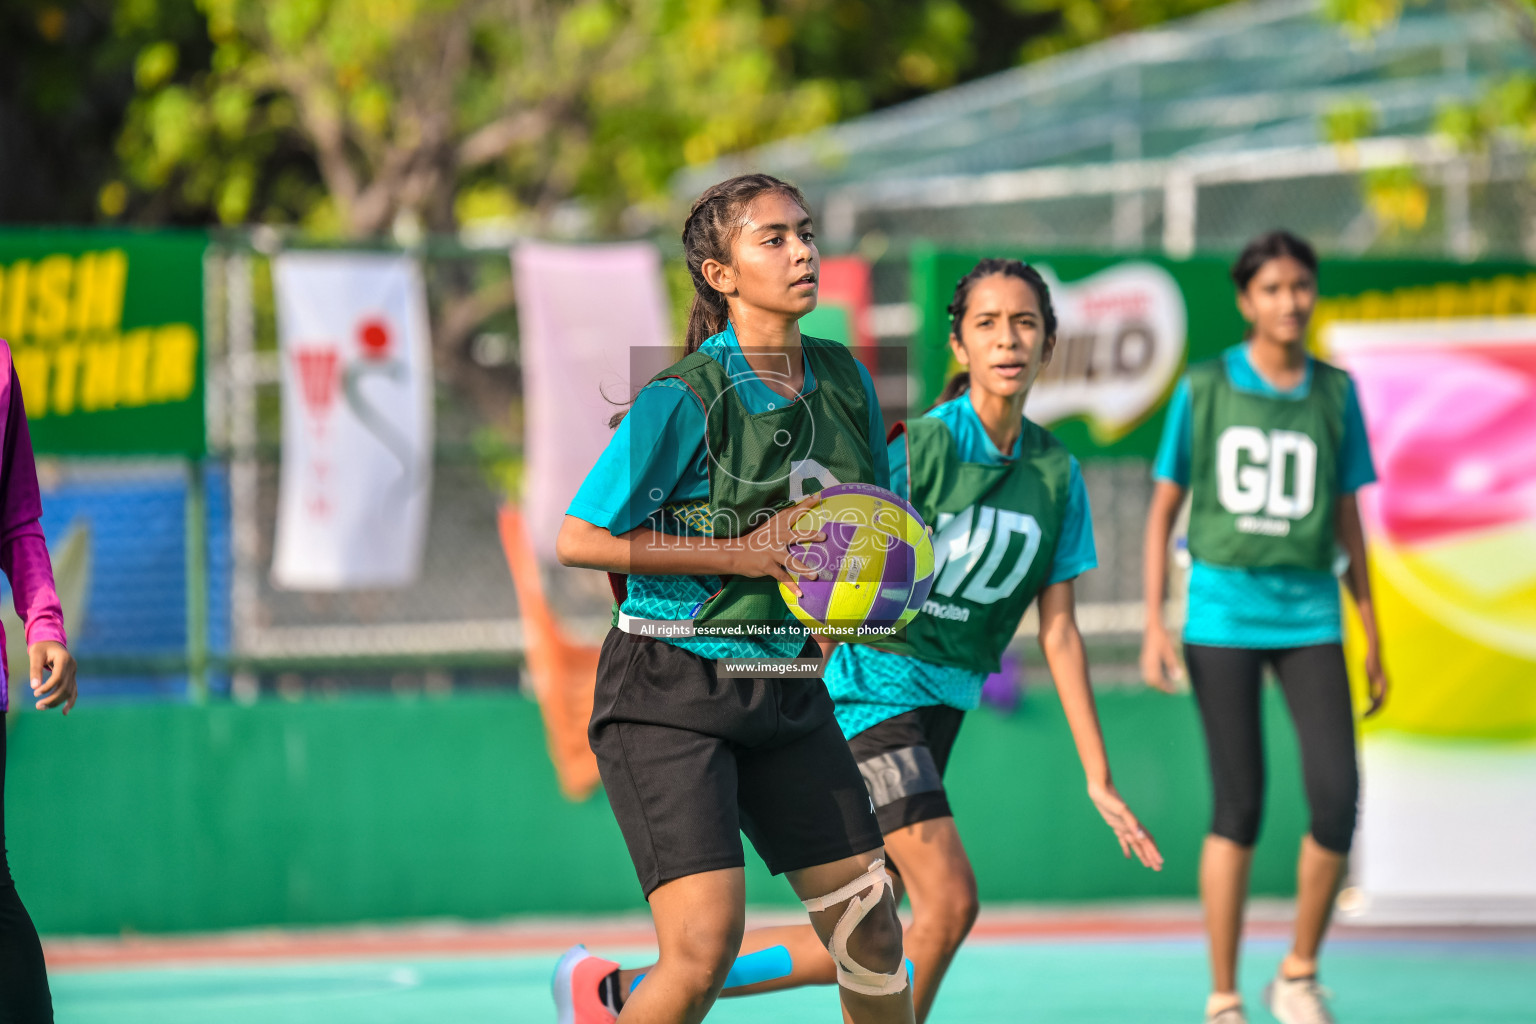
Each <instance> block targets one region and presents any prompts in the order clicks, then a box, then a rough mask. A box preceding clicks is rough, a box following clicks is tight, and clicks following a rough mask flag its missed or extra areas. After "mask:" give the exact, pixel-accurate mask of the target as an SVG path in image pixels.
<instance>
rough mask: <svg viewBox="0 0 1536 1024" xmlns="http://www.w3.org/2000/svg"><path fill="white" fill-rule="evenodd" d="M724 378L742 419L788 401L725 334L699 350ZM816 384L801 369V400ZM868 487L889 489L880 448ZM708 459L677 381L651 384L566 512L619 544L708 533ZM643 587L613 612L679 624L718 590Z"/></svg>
mask: <svg viewBox="0 0 1536 1024" xmlns="http://www.w3.org/2000/svg"><path fill="white" fill-rule="evenodd" d="M699 350H700V351H701V352H704V353H706V354H708V355H710V356H712V357H713V358H714V359H716V360H717V361H719V363H720V364H721V365H722V366H725V367H726V368H727V369H728V370H730V371H731V373H732V374H733V376H735V377H736V378H737V380H738V381H739V383H738V385H737V393H738V394H739V395H740V397H741V399H742V401H743V402H744V403H745V404H746V406H747V408H748V409H749V410H751V411H752V412H766V411H769V410H772V409H773V408H775V407H776V406H777V405H779V404H782V403H784V402H786V401H788V399H786V398H785V397H784V396H783V395H780V394H779V393H777V392H775V391H774V390H772V389H771V388H769V387H768V385H767V384H765V383H763V381H762V380H761V378H759V377H758V375H757V374H756V373H754V372H753V371H752V370H751V368H750V367H749V366H747V364H746V360H745V358H744V357H743V355H742V352H741V343H740V342H739V341H738V340H737V338H736V331H735V329H734V328H727V329H726V330H724V331H722V332H721V333H720V334H717V335H715V336H714V337H712V338H710V339H708V340H707V341H705V342H704V344H703V345H701V346H700V347H699ZM859 377H860V379H861V380H862V381H863V384H864V391H865V394H866V395H867V396H868V399H869V430H870V434H869V436H870V437H873V438H883V437H885V420H884V417H883V416H882V415H881V413H880V403H879V401H878V400H877V398H876V396H875V384H874V381H873V380H872V379H871V378H870V376H869V371H868V370H866V369H865V368H864V366H863V364H859ZM815 386H816V378H815V376H814V375H813V374H812V373H811V370H810V368H809V367H806V373H805V383H804V385H803V386H802V388H801V393H802V394H803V393H805V392H806V391H809V390H810V389H812V388H814V387H815ZM872 447H873V451H872V452H871V454H872V455H873V458H874V471H875V479H874V480H873V481H871V482H872V483H874V484H876V485H877V486H880V487H889V486H890V464H889V461H888V459H887V458H886V454H885V446H884V445H882V444H876V445H873V446H872ZM708 499H709V477H708V453H707V451H706V447H705V443H704V410H703V408H702V407H701V406H700V405H699V402H698V399H697V398H696V397H695V396H694V394H693V392H692V391H691V390H689V388H688V386H687V385H686V384H684V383H683V382H682V381H681V380H677V379H668V380H659V381H653V382H651V383H649V384H647V385H646V386H645V387H643V388H641V389H640V392H639V394H638V395H636V397H635V402H634V405H633V406H632V407H631V408H630V410H629V413H628V415H626V416H625V417H624V420H623V422H621V423H620V424H619V426H618V429H617V430H615V431H614V435H613V437H612V439H610V440H609V442H608V447H607V448H605V449H604V450H603V453H602V455H600V456H599V457H598V460H597V462H596V464H594V465H593V467H592V469H591V471H590V472H588V473H587V476H586V478H585V479H584V480H583V481H582V484H581V487H580V488H578V489H577V491H576V496H575V498H573V499H572V500H571V504H570V506H569V507H568V508H567V509H566V514H567V515H570V516H575V517H576V518H577V519H581V520H584V521H586V522H588V523H591V524H592V525H593V526H600V527H602V528H603V529H605V530H607V531H608V532H609V533H612V534H613V535H614V536H620V535H622V534H625V533H628V532H629V531H630V530H633V529H634V528H635V527H637V526H641V525H643V524H649V525H650V527H651V528H652V529H654V530H657V531H659V532H667V533H680V534H684V535H691V536H699V535H704V534H705V533H707V531H708V517H707V515H706V514H705V512H706V508H707V505H708ZM678 503H691V504H692V506H693V507H692V509H691V510H685V515H684V516H683V517H682V519H681V521H679V520H678V519H677V518H675V516H671V515H668V516H664V515H663V514H662V511H661V509H662V506H663V505H671V506H674V509H673V511H674V512H675V511H676V509H675V506H676V505H677V504H678ZM649 582H650V584H651V585H649V586H647V587H646V588H645V589H646V591H647V592H648V593H649V594H651V597H650V598H649V599H646V600H643V601H642V600H638V599H636V598H633V597H631V598H630V599H629V600H626V601H625V602H624V605H623V608H622V610H623V611H624V612H625V613H626V614H627V615H630V616H632V617H634V618H637V619H685V618H689V617H690V616H691V615H692V614H693V609H694V607H695V606H696V605H697V604H698V603H699V602H700V600H701V599H702V598H703V597H707V596H708V595H710V594H712V593H714V592H715V591H716V590H718V589H719V588H720V577H718V576H681V575H680V576H655V577H650V581H649ZM806 635H808V634H801V635H800V636H799V637H798V639H793V638H792V639H739V640H738V639H720V638H698V637H677V638H671V637H669V638H666V642H667V643H670V644H675V645H676V646H678V647H681V648H683V649H685V650H689V651H693V652H694V653H695V654H698V655H700V656H701V657H705V658H791V657H795V656H797V655H798V654H799V653H800V651H801V649H802V648H803V647H804V646H805V637H806Z"/></svg>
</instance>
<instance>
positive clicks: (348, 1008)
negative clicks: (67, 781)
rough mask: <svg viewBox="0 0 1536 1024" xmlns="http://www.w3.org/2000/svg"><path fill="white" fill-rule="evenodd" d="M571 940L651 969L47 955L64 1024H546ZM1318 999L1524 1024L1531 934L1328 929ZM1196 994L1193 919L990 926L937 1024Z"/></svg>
mask: <svg viewBox="0 0 1536 1024" xmlns="http://www.w3.org/2000/svg"><path fill="white" fill-rule="evenodd" d="M775 923H777V921H776V922H775ZM1252 931H1253V932H1255V933H1257V934H1256V935H1255V937H1254V938H1252V939H1251V940H1250V942H1249V943H1248V946H1247V955H1246V959H1245V971H1244V975H1245V983H1244V985H1243V990H1244V994H1245V995H1246V996H1247V999H1248V1002H1249V1012H1250V1017H1251V1019H1252V1020H1253V1021H1254V1022H1255V1024H1257V1022H1260V1021H1266V1020H1270V1019H1271V1018H1270V1017H1269V1015H1268V1013H1267V1012H1265V1011H1264V1010H1262V1009H1261V1008H1260V1006H1259V990H1260V988H1261V987H1262V986H1263V983H1264V980H1265V979H1266V978H1267V977H1268V975H1269V973H1270V972H1272V971H1273V969H1274V966H1275V964H1276V963H1277V962H1278V961H1279V958H1280V956H1281V954H1282V953H1283V952H1284V947H1285V942H1284V932H1283V929H1282V928H1281V926H1280V925H1279V924H1278V922H1271V923H1267V924H1266V923H1263V922H1260V923H1259V924H1256V925H1255V926H1254V928H1253V929H1252ZM578 937H579V938H584V939H586V940H587V942H588V945H589V947H590V948H592V949H593V950H594V952H598V953H600V954H603V955H606V956H608V957H609V958H612V959H618V960H620V961H621V962H623V963H624V964H625V965H626V966H627V965H631V964H639V963H644V962H645V961H646V959H647V957H648V956H649V954H650V950H649V949H648V948H647V938H648V933H647V932H646V930H645V928H644V924H643V922H641V921H637V920H629V921H627V922H621V923H612V922H609V923H600V922H595V923H591V924H588V925H580V924H575V923H573V922H570V921H566V922H561V923H557V924H545V925H539V924H535V925H531V926H530V925H526V924H523V925H515V926H487V927H466V926H455V925H440V926H428V927H424V928H423V927H417V928H406V929H388V930H372V931H362V930H345V931H334V932H300V933H289V932H270V933H240V934H236V935H229V936H201V937H198V936H194V937H182V938H170V939H136V940H135V939H129V940H124V941H120V942H119V941H100V940H89V941H69V940H60V941H55V942H50V943H49V944H48V947H49V948H48V953H49V960H50V970H51V972H52V984H53V992H54V1005H55V1011H56V1015H57V1019H58V1021H59V1024H97V1022H107V1021H111V1022H113V1024H150V1022H154V1024H192V1022H199V1024H201V1022H205V1021H219V1022H221V1024H255V1022H267V1021H282V1022H291V1024H311V1022H313V1024H354V1022H356V1024H363V1022H368V1024H396V1022H401V1024H404V1022H413V1021H431V1022H441V1021H451V1022H454V1024H480V1022H485V1024H491V1022H509V1021H510V1022H519V1024H521V1022H525V1021H527V1022H537V1021H550V1020H553V1017H554V1015H553V1007H552V1004H551V1003H550V997H549V987H548V986H549V975H550V970H551V967H552V965H553V962H554V958H555V956H556V955H558V953H559V951H560V950H561V949H563V948H564V947H565V946H566V945H569V944H570V943H571V942H572V941H575V940H576V939H577V938H578ZM1324 982H1325V983H1326V984H1327V985H1328V987H1329V988H1331V989H1332V990H1333V991H1334V992H1335V993H1336V997H1335V1001H1334V1009H1335V1011H1336V1013H1337V1015H1338V1018H1339V1020H1340V1021H1341V1024H1377V1022H1380V1024H1386V1022H1393V1024H1417V1022H1423V1024H1458V1022H1466V1024H1517V1022H1518V1024H1532V1022H1536V929H1523V930H1522V929H1501V930H1490V929H1477V930H1471V929H1461V930H1454V929H1434V930H1425V929H1392V930H1379V929H1368V928H1363V927H1345V928H1340V929H1339V930H1338V933H1337V935H1336V937H1335V938H1334V940H1333V941H1332V942H1331V943H1330V946H1329V949H1328V950H1327V958H1326V960H1325V970H1324ZM1205 984H1206V974H1205V956H1204V950H1203V947H1202V945H1201V941H1200V937H1199V932H1198V926H1197V925H1196V923H1195V921H1194V920H1193V918H1192V916H1191V914H1190V913H1189V911H1188V910H1187V909H1185V910H1180V911H1178V912H1177V913H1171V914H1170V913H1162V914H1158V913H1152V914H1148V913H1146V912H1132V913H1129V914H1122V915H1115V914H1112V913H1105V912H1101V911H1095V912H1087V913H1082V912H1078V913H1070V914H1060V915H1050V914H1045V915H1042V914H1041V913H1039V912H1037V911H1036V912H1028V913H1013V914H1010V913H1008V912H1002V913H988V914H984V916H983V919H982V921H981V922H980V924H979V925H978V928H977V934H976V936H975V937H974V938H973V940H972V941H971V942H970V943H969V944H968V945H967V946H966V948H965V949H963V950H962V951H961V953H960V955H959V957H958V958H957V959H956V961H955V963H954V966H953V967H952V969H951V972H950V975H949V978H948V979H947V980H946V982H945V985H944V989H943V991H942V992H941V993H940V996H939V1000H938V1003H937V1005H936V1006H935V1010H934V1014H933V1016H932V1018H931V1020H933V1021H934V1022H936V1024H947V1022H955V1024H996V1022H1000V1021H1010V1022H1011V1021H1019V1022H1035V1021H1038V1022H1042V1024H1044V1022H1051V1024H1055V1022H1072V1024H1100V1022H1102V1024H1109V1022H1127V1021H1131V1022H1137V1024H1163V1022H1168V1024H1190V1022H1195V1021H1198V1020H1200V1011H1201V1008H1202V1003H1203V994H1204V991H1205ZM709 1019H710V1020H711V1021H719V1022H722V1024H733V1022H734V1024H768V1022H781V1021H785V1020H795V1021H797V1022H807V1024H808V1022H811V1021H818V1020H825V1021H828V1022H834V1021H837V1020H838V1013H837V1008H836V994H835V992H834V991H833V990H832V989H830V988H821V989H802V990H799V991H793V992H783V993H776V994H772V995H767V996H755V997H750V998H745V999H731V1000H721V1002H720V1003H719V1004H717V1006H716V1008H715V1010H714V1011H713V1012H712V1013H711V1014H710V1017H709Z"/></svg>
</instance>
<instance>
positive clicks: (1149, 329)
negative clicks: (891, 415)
mask: <svg viewBox="0 0 1536 1024" xmlns="http://www.w3.org/2000/svg"><path fill="white" fill-rule="evenodd" d="M984 256H1001V257H1014V258H1017V259H1022V260H1025V261H1027V262H1030V263H1033V264H1034V265H1035V266H1037V267H1038V268H1040V270H1041V272H1042V274H1043V275H1044V276H1045V277H1046V279H1047V280H1048V281H1049V282H1050V283H1051V291H1052V295H1053V302H1054V305H1055V307H1056V311H1057V315H1058V318H1059V320H1060V326H1059V329H1058V336H1057V347H1056V353H1055V355H1054V357H1053V358H1052V360H1051V363H1050V365H1048V366H1047V367H1046V368H1045V370H1043V371H1042V373H1041V375H1040V378H1039V380H1038V381H1037V382H1036V384H1035V386H1034V389H1033V390H1032V391H1031V394H1030V398H1029V403H1028V405H1027V406H1026V407H1025V408H1026V412H1027V413H1028V414H1029V415H1030V417H1031V418H1033V419H1035V420H1036V421H1038V422H1040V423H1041V424H1043V425H1046V426H1049V427H1051V429H1052V430H1053V431H1054V432H1055V433H1056V434H1057V436H1058V437H1060V438H1061V439H1062V441H1063V442H1065V443H1066V445H1067V446H1068V447H1069V448H1070V449H1071V450H1072V451H1073V453H1074V454H1076V455H1077V456H1078V457H1079V458H1097V457H1110V458H1118V457H1140V458H1145V459H1151V458H1152V456H1153V455H1154V454H1155V453H1156V450H1157V442H1158V437H1159V434H1160V432H1161V429H1162V408H1163V406H1164V405H1165V404H1166V402H1167V400H1168V397H1169V395H1170V394H1172V391H1173V388H1174V385H1175V384H1176V383H1177V382H1178V379H1179V376H1180V375H1181V373H1182V372H1183V369H1184V367H1185V366H1187V365H1188V364H1189V363H1192V362H1198V361H1200V360H1202V359H1208V358H1210V357H1212V356H1214V355H1216V354H1217V353H1219V352H1221V351H1222V350H1223V349H1225V348H1226V347H1228V346H1229V345H1233V344H1235V343H1237V342H1238V341H1240V340H1241V339H1242V336H1243V330H1244V324H1243V319H1242V316H1241V315H1240V314H1239V313H1238V311H1237V304H1236V300H1235V295H1234V291H1233V285H1232V281H1231V279H1230V278H1229V277H1228V268H1229V266H1230V263H1231V261H1230V259H1229V258H1227V257H1196V258H1193V259H1189V260H1170V259H1167V258H1165V257H1163V256H1160V255H1117V256H1105V255H1087V254H1039V253H1031V252H1028V251H1026V250H1023V249H1018V250H1013V251H998V250H987V251H985V252H981V251H949V250H945V251H940V250H937V249H932V248H926V249H920V250H917V251H915V252H914V253H913V257H912V301H913V302H915V303H917V305H918V307H919V313H920V315H921V322H922V326H921V328H920V331H919V335H918V342H917V347H918V352H917V353H916V354H915V356H914V363H915V365H916V366H917V367H918V368H919V371H920V374H921V379H922V382H923V395H922V401H921V404H920V405H919V406H918V408H924V407H926V406H927V405H928V404H929V403H931V402H932V401H933V400H934V398H935V397H936V396H937V395H938V393H939V391H940V389H941V388H942V387H943V385H944V380H945V378H946V377H947V376H948V375H949V374H951V373H955V372H958V371H959V366H958V365H957V364H955V363H954V361H953V359H952V357H951V355H950V353H949V347H948V344H947V342H948V336H949V317H948V314H947V313H946V312H945V307H946V306H948V304H949V301H950V298H951V297H952V295H953V293H954V287H955V282H957V281H958V280H959V279H960V278H961V277H962V276H964V274H965V273H966V272H967V271H969V270H970V269H971V267H972V266H974V265H975V263H976V261H977V260H978V259H980V258H982V257H984ZM1318 290H1319V297H1318V303H1317V309H1316V311H1315V313H1314V314H1313V318H1312V336H1313V338H1314V339H1316V338H1318V337H1319V336H1321V332H1322V331H1323V329H1324V328H1325V327H1326V325H1327V324H1329V323H1331V322H1335V321H1387V320H1420V319H1450V318H1467V317H1503V316H1521V315H1524V316H1536V268H1532V267H1531V266H1529V265H1527V264H1524V263H1450V262H1430V261H1398V260H1347V259H1328V260H1324V261H1323V264H1322V267H1321V269H1320V271H1319V275H1318Z"/></svg>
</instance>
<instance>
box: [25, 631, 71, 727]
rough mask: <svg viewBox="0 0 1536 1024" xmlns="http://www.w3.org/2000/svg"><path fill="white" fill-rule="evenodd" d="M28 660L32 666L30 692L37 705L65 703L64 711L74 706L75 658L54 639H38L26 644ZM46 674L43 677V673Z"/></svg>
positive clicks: (40, 707) (41, 706)
mask: <svg viewBox="0 0 1536 1024" xmlns="http://www.w3.org/2000/svg"><path fill="white" fill-rule="evenodd" d="M27 660H28V661H29V662H31V666H32V672H31V677H32V696H34V697H36V698H37V709H38V710H39V711H43V710H45V709H47V708H56V707H58V706H59V705H60V704H62V705H64V714H66V715H67V714H69V709H70V708H72V707H74V706H75V658H74V655H72V654H70V653H69V650H68V649H67V648H66V647H65V646H64V645H63V644H61V643H59V642H58V641H57V640H39V641H38V642H37V643H35V644H29V645H28V646H27ZM45 672H46V673H47V677H46V678H44V675H43V674H44V673H45Z"/></svg>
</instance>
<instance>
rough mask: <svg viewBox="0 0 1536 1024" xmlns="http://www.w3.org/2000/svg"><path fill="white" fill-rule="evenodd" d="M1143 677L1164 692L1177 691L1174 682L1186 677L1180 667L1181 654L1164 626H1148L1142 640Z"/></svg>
mask: <svg viewBox="0 0 1536 1024" xmlns="http://www.w3.org/2000/svg"><path fill="white" fill-rule="evenodd" d="M1141 678H1142V680H1143V681H1144V682H1145V683H1146V684H1147V685H1148V686H1150V687H1152V688H1153V689H1154V690H1162V691H1163V692H1164V693H1175V692H1177V691H1176V690H1175V688H1174V682H1175V681H1176V680H1179V679H1183V678H1184V670H1183V669H1182V668H1180V667H1179V656H1178V654H1177V652H1175V651H1174V649H1173V641H1172V640H1170V639H1169V638H1168V631H1167V630H1166V629H1163V628H1162V627H1158V626H1152V627H1148V628H1147V631H1146V633H1145V634H1144V635H1143V636H1142V640H1141Z"/></svg>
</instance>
